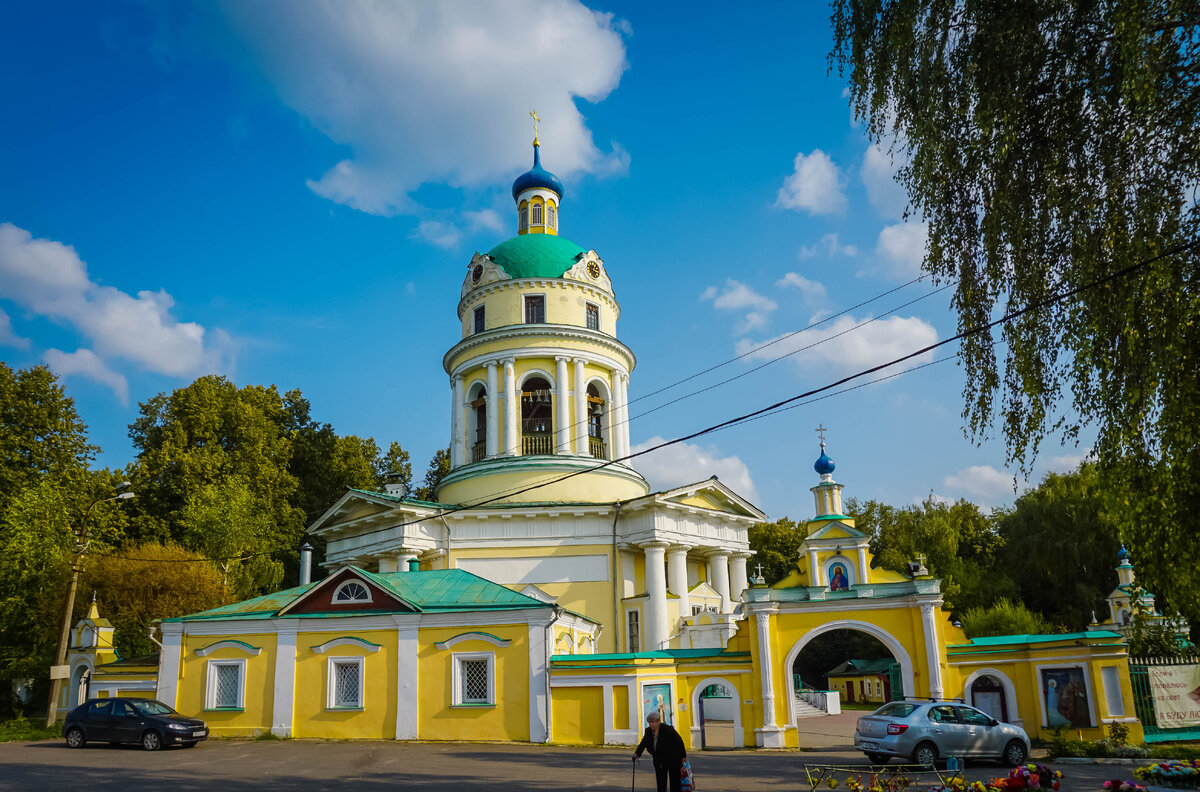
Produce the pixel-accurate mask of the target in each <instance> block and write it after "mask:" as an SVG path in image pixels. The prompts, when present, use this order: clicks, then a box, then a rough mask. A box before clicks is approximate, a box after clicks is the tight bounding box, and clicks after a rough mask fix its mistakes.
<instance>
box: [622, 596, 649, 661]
mask: <svg viewBox="0 0 1200 792" xmlns="http://www.w3.org/2000/svg"><path fill="white" fill-rule="evenodd" d="M631 613H636V614H637V617H638V619H637V621H638V648H637V649H634V648H633V647H632V646H630V644H631V643H632V641H630V640H629V614H631ZM645 636H646V631H645V628H644V625H643V624H642V609H641V608H639V607H636V606H633V607H629V608H626V609H625V651H627V652H641V651H644V650H643V649H642V645H643V644H644V643H645Z"/></svg>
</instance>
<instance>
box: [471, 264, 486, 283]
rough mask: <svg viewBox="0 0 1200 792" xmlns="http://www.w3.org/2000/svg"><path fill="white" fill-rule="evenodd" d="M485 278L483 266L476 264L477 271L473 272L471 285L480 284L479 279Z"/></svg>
mask: <svg viewBox="0 0 1200 792" xmlns="http://www.w3.org/2000/svg"><path fill="white" fill-rule="evenodd" d="M482 277H483V265H482V264H476V265H475V269H473V270H471V283H479V279H480V278H482Z"/></svg>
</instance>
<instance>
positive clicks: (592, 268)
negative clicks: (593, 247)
mask: <svg viewBox="0 0 1200 792" xmlns="http://www.w3.org/2000/svg"><path fill="white" fill-rule="evenodd" d="M587 273H588V275H591V276H592V277H593V278H599V277H600V265H599V264H597V263H596V262H594V261H589V262H588V265H587Z"/></svg>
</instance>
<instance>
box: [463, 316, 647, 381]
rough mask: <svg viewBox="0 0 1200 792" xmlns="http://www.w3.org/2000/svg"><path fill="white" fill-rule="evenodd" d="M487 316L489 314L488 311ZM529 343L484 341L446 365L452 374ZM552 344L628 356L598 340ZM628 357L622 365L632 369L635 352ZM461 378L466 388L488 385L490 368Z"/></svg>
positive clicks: (555, 341) (566, 350)
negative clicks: (468, 364) (478, 360)
mask: <svg viewBox="0 0 1200 792" xmlns="http://www.w3.org/2000/svg"><path fill="white" fill-rule="evenodd" d="M580 310H582V309H580ZM485 313H486V311H485ZM523 321H524V320H523V319H522V322H523ZM582 321H584V320H583V319H581V322H582ZM600 321H601V327H603V326H604V325H603V321H604V316H603V314H601V319H600ZM520 323H521V322H514V323H513V324H520ZM550 332H552V330H551V329H547V333H550ZM605 334H606V335H608V333H605ZM530 341H531V339H530V338H529V337H528V336H521V337H516V338H497V339H492V340H489V341H485V342H483V343H481V344H477V345H473V346H471V347H469V348H467V349H463V350H460V351H459V352H458V353H457V354H456V355H454V356H453V357H451V358H450V359H449V360H447V361H446V365H447V368H448V369H449V370H450V371H453V370H454V369H455V368H456V367H457V366H458V365H459V364H460V363H462V362H463V361H465V360H469V359H475V358H494V357H502V356H503V355H504V353H505V352H514V351H521V350H524V349H526V348H527V347H528V346H529V344H530ZM551 341H552V342H553V346H554V347H555V349H556V350H559V351H561V352H562V353H570V352H597V351H599V352H601V353H603V354H605V355H607V356H609V357H615V358H617V359H618V360H621V359H622V358H625V357H626V353H624V352H623V351H621V350H618V349H613V348H612V347H611V346H610V345H609V344H601V343H598V342H596V341H589V340H587V339H583V338H564V337H552V338H547V342H551ZM627 354H628V355H629V357H628V358H627V359H625V360H622V362H623V363H625V364H626V366H627V367H629V368H632V366H633V365H634V359H633V357H632V352H630V353H627ZM550 360H551V362H553V360H554V358H553V357H551V358H550ZM551 371H553V368H552V369H551ZM462 376H463V384H464V385H466V386H470V385H471V383H472V382H475V381H480V382H483V383H486V382H487V367H486V366H483V365H480V366H478V367H472V368H469V369H467V370H465V371H463V372H462Z"/></svg>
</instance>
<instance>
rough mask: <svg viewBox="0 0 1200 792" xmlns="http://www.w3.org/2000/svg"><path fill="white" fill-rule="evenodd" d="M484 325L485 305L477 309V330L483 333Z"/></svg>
mask: <svg viewBox="0 0 1200 792" xmlns="http://www.w3.org/2000/svg"><path fill="white" fill-rule="evenodd" d="M483 325H484V322H483V306H482V305H481V306H479V307H478V308H476V309H475V332H476V333H482V332H483Z"/></svg>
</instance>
